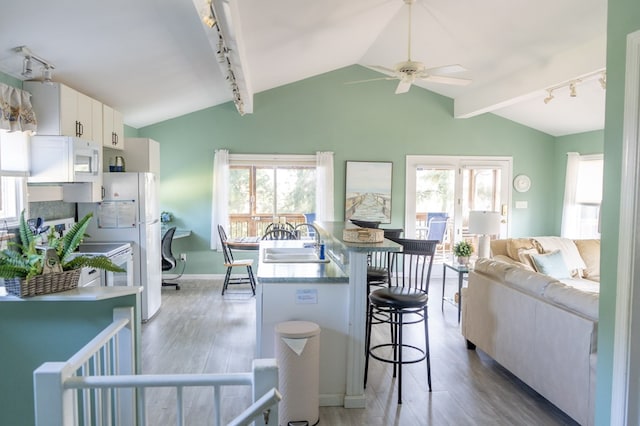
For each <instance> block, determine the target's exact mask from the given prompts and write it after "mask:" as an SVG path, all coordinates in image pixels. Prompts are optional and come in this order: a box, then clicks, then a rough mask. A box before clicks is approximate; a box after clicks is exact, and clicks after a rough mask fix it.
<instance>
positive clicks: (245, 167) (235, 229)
mask: <svg viewBox="0 0 640 426" xmlns="http://www.w3.org/2000/svg"><path fill="white" fill-rule="evenodd" d="M315 199H316V166H315V157H314V156H285V157H283V158H278V157H274V156H251V158H246V156H238V155H236V156H234V155H231V156H230V161H229V224H230V232H229V234H230V236H231V237H233V238H236V237H245V236H256V235H257V236H259V235H262V234H263V233H264V231H265V229H266V227H267V226H268V225H269V224H270V223H272V222H273V221H274V220H281V221H286V222H289V223H291V224H293V225H294V226H295V225H297V224H300V223H305V222H307V221H308V220H310V217H311V215H313V214H314V213H315Z"/></svg>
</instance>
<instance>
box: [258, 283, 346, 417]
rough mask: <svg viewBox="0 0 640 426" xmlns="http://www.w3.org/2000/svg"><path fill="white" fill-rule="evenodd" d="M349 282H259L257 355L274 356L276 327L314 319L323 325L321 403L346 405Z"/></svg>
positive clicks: (324, 404) (321, 326)
mask: <svg viewBox="0 0 640 426" xmlns="http://www.w3.org/2000/svg"><path fill="white" fill-rule="evenodd" d="M348 303H349V284H348V283H281V284H278V283H265V284H260V283H258V286H257V289H256V304H257V309H256V313H257V319H256V327H257V336H256V337H257V344H256V347H257V351H258V353H257V357H258V358H271V357H273V356H274V351H275V341H274V339H275V331H274V329H275V326H276V324H278V323H280V322H283V321H311V322H314V323H316V324H318V325H319V326H320V330H321V331H320V405H321V406H343V405H344V397H345V394H346V386H347V382H346V380H347V379H346V376H347V348H348V346H349V345H348V341H349V337H348V335H349V319H348V318H349V306H348Z"/></svg>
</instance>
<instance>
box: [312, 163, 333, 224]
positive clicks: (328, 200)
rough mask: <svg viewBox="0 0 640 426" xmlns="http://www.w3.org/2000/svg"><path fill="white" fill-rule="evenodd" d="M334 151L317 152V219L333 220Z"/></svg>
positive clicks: (323, 220) (320, 220)
mask: <svg viewBox="0 0 640 426" xmlns="http://www.w3.org/2000/svg"><path fill="white" fill-rule="evenodd" d="M333 201H334V196H333V152H316V220H317V221H318V222H331V221H333V220H334V219H333Z"/></svg>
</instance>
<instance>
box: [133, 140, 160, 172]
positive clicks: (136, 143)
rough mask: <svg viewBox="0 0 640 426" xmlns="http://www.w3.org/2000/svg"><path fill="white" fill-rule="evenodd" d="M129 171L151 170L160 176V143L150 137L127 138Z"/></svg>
mask: <svg viewBox="0 0 640 426" xmlns="http://www.w3.org/2000/svg"><path fill="white" fill-rule="evenodd" d="M124 158H125V159H126V161H127V171H128V172H140V173H144V172H151V173H154V174H155V175H156V176H160V144H159V143H158V142H157V141H154V140H153V139H148V138H127V148H126V149H125V150H124Z"/></svg>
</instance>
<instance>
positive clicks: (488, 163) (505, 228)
mask: <svg viewBox="0 0 640 426" xmlns="http://www.w3.org/2000/svg"><path fill="white" fill-rule="evenodd" d="M512 164H513V160H512V158H511V157H458V156H426V155H408V156H407V159H406V165H407V167H406V192H407V193H406V195H405V203H406V205H405V221H404V223H405V236H406V237H407V238H426V235H427V231H428V225H429V218H431V217H433V216H445V217H448V220H447V222H448V228H447V231H446V233H445V243H449V244H448V245H449V246H450V245H451V244H453V243H454V242H457V241H460V240H463V239H470V240H474V239H475V236H471V235H468V232H467V229H468V221H469V211H471V210H484V211H497V212H500V214H501V229H500V237H501V238H505V237H506V236H507V235H509V222H510V220H509V218H510V209H509V206H510V204H511V185H510V182H511V175H512Z"/></svg>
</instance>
